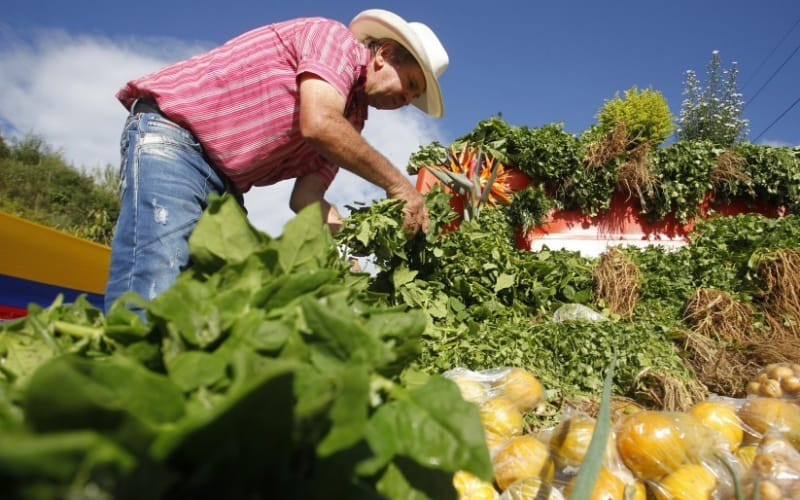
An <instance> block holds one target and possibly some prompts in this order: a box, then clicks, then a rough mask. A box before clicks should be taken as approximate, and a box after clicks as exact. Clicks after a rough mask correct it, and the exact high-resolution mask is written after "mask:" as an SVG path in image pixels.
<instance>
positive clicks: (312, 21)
mask: <svg viewBox="0 0 800 500" xmlns="http://www.w3.org/2000/svg"><path fill="white" fill-rule="evenodd" d="M272 26H273V27H274V28H275V29H284V28H285V29H298V28H307V27H314V26H316V27H322V28H326V29H333V30H344V31H347V32H348V33H349V32H350V29H349V28H348V27H347V26H345V25H344V24H343V23H342V22H341V21H337V20H336V19H328V18H327V17H298V18H295V19H289V20H288V21H282V22H279V23H275V24H273V25H272Z"/></svg>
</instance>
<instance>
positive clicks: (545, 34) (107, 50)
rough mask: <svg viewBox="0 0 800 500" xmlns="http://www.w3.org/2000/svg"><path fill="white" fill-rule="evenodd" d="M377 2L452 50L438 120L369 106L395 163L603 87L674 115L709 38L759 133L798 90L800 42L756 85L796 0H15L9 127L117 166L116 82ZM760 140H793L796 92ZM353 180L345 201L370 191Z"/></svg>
mask: <svg viewBox="0 0 800 500" xmlns="http://www.w3.org/2000/svg"><path fill="white" fill-rule="evenodd" d="M375 7H377V8H385V9H388V10H392V11H394V12H396V13H398V14H400V15H401V16H403V17H405V18H406V19H407V20H419V21H422V22H425V23H426V24H428V25H429V26H431V27H432V28H433V29H434V31H435V32H436V33H437V34H438V35H439V37H440V39H441V40H442V42H443V44H444V45H445V47H446V49H447V50H448V52H449V55H450V67H449V68H448V70H447V71H446V72H445V73H444V75H443V77H442V79H441V84H442V88H443V93H444V101H445V116H444V118H442V119H441V120H433V119H429V118H427V117H426V116H424V115H422V113H419V112H416V110H408V112H403V113H400V114H397V113H398V112H391V113H395V114H394V115H392V116H391V117H387V116H384V115H383V114H378V113H375V114H371V118H374V120H371V121H374V122H375V123H377V125H374V126H373V125H372V124H368V127H369V126H372V129H371V131H370V134H371V136H370V137H371V142H374V143H375V145H376V147H378V148H379V149H384V151H388V152H386V154H387V156H389V157H390V159H392V160H393V161H394V162H395V163H396V164H397V165H398V166H401V167H402V166H404V162H405V160H406V159H407V155H408V154H409V153H410V152H412V151H413V150H415V149H416V147H418V145H419V144H424V143H427V142H429V141H430V140H434V139H435V140H442V141H445V142H448V141H451V140H452V139H454V138H455V137H458V136H459V135H462V134H464V133H466V132H468V131H470V130H471V129H472V128H473V127H474V126H475V124H476V123H477V122H478V121H480V120H482V119H485V118H488V117H490V116H492V115H494V114H497V113H502V115H503V118H504V119H506V120H507V121H508V122H509V123H511V124H513V125H527V126H530V127H536V126H541V125H545V124H548V123H553V122H563V123H564V126H565V128H566V129H567V130H568V131H570V132H573V133H580V132H581V131H583V130H585V129H586V128H587V127H588V126H589V125H591V124H592V123H594V121H595V115H596V113H597V111H598V110H599V109H600V107H601V106H602V105H603V102H604V101H605V100H606V99H610V98H613V97H614V94H615V93H616V92H620V93H621V92H623V91H624V90H626V89H628V88H630V87H632V86H634V85H636V86H638V87H639V88H647V87H652V88H653V89H655V90H658V91H660V92H662V93H663V94H664V96H665V98H666V99H667V102H668V103H669V106H670V109H671V111H672V113H673V114H674V115H676V116H677V115H678V114H679V112H680V108H681V101H682V99H683V97H682V95H681V92H682V90H683V82H684V75H685V71H686V70H687V69H693V70H695V71H696V72H697V73H698V75H699V76H700V78H701V80H702V81H705V69H706V64H707V62H708V60H709V59H710V57H711V53H712V51H713V50H719V51H720V55H721V58H722V63H723V67H725V68H727V67H729V66H730V65H731V63H732V62H734V61H736V62H737V63H738V68H739V84H740V86H743V88H742V92H743V94H744V99H745V101H750V100H751V97H752V96H754V95H755V94H756V92H757V91H758V92H759V94H758V95H757V97H756V98H755V99H754V100H753V101H752V102H751V103H748V105H747V108H746V109H745V112H744V117H745V118H747V119H749V120H750V132H751V134H750V138H751V139H754V138H755V136H756V135H758V134H760V133H761V132H762V131H763V130H764V129H766V128H767V127H768V126H769V125H770V124H771V123H772V122H773V121H774V120H775V119H776V118H777V117H778V116H779V115H780V114H781V113H782V112H783V111H785V110H786V109H787V108H788V107H789V106H790V105H791V104H792V103H793V102H794V101H795V100H797V99H798V98H800V84H798V82H800V54H797V53H795V55H794V57H792V58H791V59H789V60H788V62H786V63H785V65H784V66H783V68H782V69H780V71H778V72H777V73H776V74H775V75H774V77H772V80H771V81H770V82H769V84H768V85H766V86H765V87H764V88H763V89H761V90H760V91H759V89H760V88H761V87H762V85H764V84H765V82H766V81H767V80H768V79H769V78H770V77H771V76H772V75H773V73H774V72H775V71H776V70H777V69H778V67H779V66H780V65H781V64H782V63H784V61H786V60H787V58H788V57H789V56H790V54H791V53H792V52H793V51H794V50H796V49H797V48H798V47H800V26H796V27H795V28H794V30H793V31H791V32H790V33H789V35H788V36H787V37H786V38H785V39H784V40H783V42H782V43H781V45H780V46H778V47H777V49H775V47H776V44H778V42H779V41H781V39H782V37H784V35H786V33H787V32H789V30H790V28H792V26H793V25H795V23H797V21H798V20H800V2H798V1H797V0H775V1H772V0H765V1H761V2H755V1H742V0H727V1H719V0H713V1H700V0H694V1H688V0H673V1H670V2H649V1H641V0H640V1H637V2H633V1H627V0H626V1H608V2H590V1H560V2H554V1H550V2H543V1H537V0H529V1H502V0H495V1H493V2H473V1H464V0H461V1H457V2H456V1H449V0H446V1H434V0H429V1H425V2H423V1H417V0H409V1H405V2H386V1H383V2H381V1H374V2H362V1H347V0H340V1H328V2H321V1H319V0H316V1H310V0H292V1H288V2H287V1H282V2H276V1H264V0H261V1H249V0H247V1H229V2H208V1H203V0H194V1H191V2H190V1H183V0H171V1H170V0H161V1H159V2H154V1H149V0H140V1H137V2H114V1H108V2H105V1H102V2H101V1H79V0H73V1H66V2H62V1H49V2H45V1H38V0H11V1H10V2H9V1H8V0H6V1H5V2H4V7H3V9H2V10H3V14H2V17H0V75H2V76H0V130H2V132H3V134H4V135H12V136H13V135H14V134H21V133H25V132H34V133H38V134H41V135H44V136H45V139H47V140H48V142H50V141H53V142H51V144H52V145H53V146H55V147H57V148H59V149H61V150H62V151H64V153H65V155H66V156H67V157H68V158H73V159H74V161H76V162H77V163H79V164H88V166H89V167H91V166H93V165H94V164H97V163H106V162H114V161H116V159H115V158H114V155H116V154H117V153H116V150H115V148H116V142H117V141H116V137H118V133H119V129H121V126H122V120H123V119H124V110H122V108H121V106H118V104H117V103H116V102H115V101H114V99H113V92H114V91H115V90H116V87H118V86H120V85H122V84H123V83H124V80H125V79H126V78H133V77H136V76H139V74H140V73H141V72H142V71H145V70H147V71H149V70H152V69H157V66H158V65H160V64H162V63H167V62H171V61H173V60H176V59H177V58H183V57H185V56H187V55H190V54H192V53H194V52H196V51H199V50H204V49H207V48H210V47H213V46H215V45H217V44H220V43H222V42H224V41H226V40H228V39H229V38H232V37H233V36H236V35H238V34H240V33H241V32H243V31H246V30H248V29H250V28H254V27H256V26H258V25H261V24H267V23H270V22H273V21H280V20H284V19H288V18H292V17H300V16H314V15H320V16H326V17H331V18H335V19H338V20H341V21H342V22H344V23H347V22H349V20H350V19H351V18H352V17H353V15H355V14H356V13H357V12H359V11H360V10H363V9H367V8H375ZM68 49H70V50H68ZM773 49H775V50H774V53H772V54H771V56H770V57H769V58H768V59H766V60H765V58H767V56H768V55H770V53H771V52H772V51H773ZM762 63H763V64H762ZM759 65H761V67H760V68H759ZM154 66H156V67H154ZM757 70H758V71H757ZM137 71H138V72H137ZM112 77H113V78H116V80H114V79H112ZM101 82H102V84H103V85H104V86H101ZM105 82H108V83H105ZM745 83H746V85H744V84H745ZM4 87H5V89H4ZM59 109H63V114H57V113H56V111H57V110H59ZM26 116H27V117H26ZM31 116H36V117H37V118H35V119H34V118H31ZM21 117H24V118H21ZM93 127H94V128H93ZM92 134H94V135H93V136H92ZM87 135H89V136H90V137H88V138H87V137H86V136H87ZM366 135H367V134H366V132H365V136H366ZM401 142H402V147H400V146H401V144H400V143H401ZM758 142H759V143H769V144H775V145H792V146H794V145H800V104H797V105H796V106H795V107H794V108H793V109H792V110H791V111H789V112H788V113H787V114H786V115H785V116H783V118H782V119H781V120H780V121H778V122H777V123H776V124H775V125H774V126H772V127H771V128H770V129H769V130H768V131H767V132H766V133H765V134H764V135H763V136H762V137H761V138H760V139H759V141H758ZM93 148H95V149H93ZM101 151H102V152H101ZM347 182H348V183H349V182H351V181H347ZM344 191H346V192H345V193H343V194H342V195H341V197H342V199H345V198H347V197H353V196H360V195H364V194H365V193H367V191H363V190H362V191H361V192H357V191H349V190H347V189H345V190H344ZM351 201H353V200H351Z"/></svg>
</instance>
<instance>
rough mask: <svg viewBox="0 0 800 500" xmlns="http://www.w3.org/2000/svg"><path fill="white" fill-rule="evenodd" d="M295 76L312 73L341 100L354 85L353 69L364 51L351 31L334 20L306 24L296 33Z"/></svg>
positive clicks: (364, 62) (354, 72)
mask: <svg viewBox="0 0 800 500" xmlns="http://www.w3.org/2000/svg"><path fill="white" fill-rule="evenodd" d="M296 43H297V53H298V64H297V76H300V75H301V74H303V73H314V74H315V75H317V76H319V77H320V78H322V79H323V80H325V81H326V82H328V83H330V84H331V85H332V86H333V87H334V88H335V89H336V90H338V91H339V93H340V94H341V95H342V97H344V98H345V99H346V98H347V96H348V95H349V94H350V90H351V89H352V88H353V86H354V85H355V83H356V75H357V74H358V73H359V72H358V71H357V67H358V66H360V65H363V64H366V61H362V60H361V59H362V58H363V52H364V51H365V49H364V47H363V46H362V45H361V43H360V42H359V41H358V40H356V38H355V37H354V36H353V34H352V32H350V30H349V29H347V28H346V27H345V26H344V25H343V24H341V23H339V22H336V21H328V20H325V21H319V22H313V23H309V24H308V25H307V26H306V27H305V29H303V30H301V31H300V32H299V33H298V38H297V41H296Z"/></svg>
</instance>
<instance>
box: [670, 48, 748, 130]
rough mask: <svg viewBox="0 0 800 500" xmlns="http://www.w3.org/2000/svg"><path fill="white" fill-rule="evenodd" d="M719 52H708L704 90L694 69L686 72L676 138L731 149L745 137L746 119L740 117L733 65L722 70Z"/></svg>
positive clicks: (740, 97)
mask: <svg viewBox="0 0 800 500" xmlns="http://www.w3.org/2000/svg"><path fill="white" fill-rule="evenodd" d="M721 67H722V63H721V61H720V56H719V51H718V50H715V51H713V52H712V53H711V60H710V61H709V63H708V71H707V75H708V82H707V85H706V88H705V89H703V87H702V85H701V83H700V81H699V80H698V79H697V74H696V73H695V72H694V70H687V71H686V80H685V82H684V90H683V95H684V97H685V99H684V101H683V103H682V105H681V114H680V117H679V119H678V139H680V140H708V141H711V142H713V143H715V144H718V145H721V146H731V145H733V144H734V143H736V142H738V141H739V140H741V139H742V138H743V137H744V136H746V135H747V132H748V130H747V125H748V120H746V119H743V118H742V117H741V115H742V111H743V109H744V101H743V100H742V94H741V93H739V92H737V89H736V77H737V75H738V73H739V71H738V69H737V67H736V62H733V63H731V68H730V69H729V70H721Z"/></svg>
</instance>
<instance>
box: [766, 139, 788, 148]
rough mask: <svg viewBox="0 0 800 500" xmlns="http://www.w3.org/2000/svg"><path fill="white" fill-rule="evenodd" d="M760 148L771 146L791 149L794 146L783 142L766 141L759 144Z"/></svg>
mask: <svg viewBox="0 0 800 500" xmlns="http://www.w3.org/2000/svg"><path fill="white" fill-rule="evenodd" d="M759 144H761V145H762V146H772V147H773V148H793V147H794V144H789V143H788V142H784V141H776V140H767V141H761V142H759Z"/></svg>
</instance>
